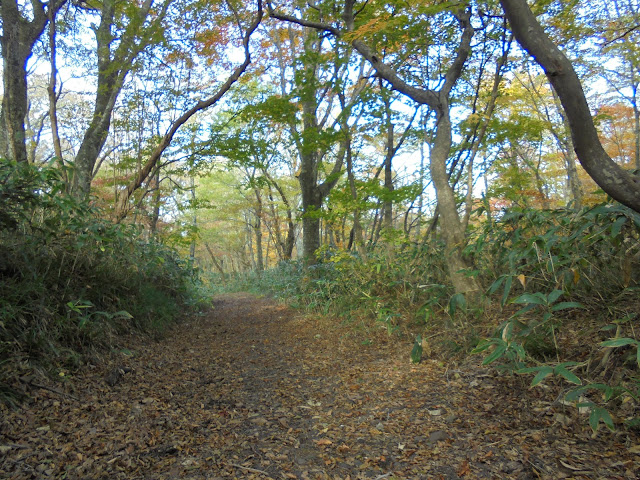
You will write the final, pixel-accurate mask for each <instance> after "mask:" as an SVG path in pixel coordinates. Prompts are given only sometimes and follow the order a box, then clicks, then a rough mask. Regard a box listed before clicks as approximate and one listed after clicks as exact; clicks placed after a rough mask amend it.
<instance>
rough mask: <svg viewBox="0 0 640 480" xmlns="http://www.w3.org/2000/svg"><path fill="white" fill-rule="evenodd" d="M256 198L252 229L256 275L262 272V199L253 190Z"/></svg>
mask: <svg viewBox="0 0 640 480" xmlns="http://www.w3.org/2000/svg"><path fill="white" fill-rule="evenodd" d="M254 193H255V196H256V212H255V215H256V223H255V224H254V225H253V229H254V232H255V235H256V270H257V271H258V273H260V272H262V271H263V270H264V257H263V255H262V197H261V196H260V191H259V190H258V189H254Z"/></svg>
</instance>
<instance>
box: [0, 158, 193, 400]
mask: <svg viewBox="0 0 640 480" xmlns="http://www.w3.org/2000/svg"><path fill="white" fill-rule="evenodd" d="M0 202H1V208H0V358H3V359H4V358H6V359H9V360H8V363H9V364H8V365H4V366H3V370H2V371H3V375H4V378H0V387H1V386H2V385H1V384H3V383H4V387H2V388H5V387H6V385H7V384H8V383H10V382H11V377H12V376H15V374H16V373H17V372H18V370H19V368H24V367H25V365H32V364H33V363H34V362H39V363H40V364H41V365H46V364H52V363H53V364H55V363H59V362H67V361H68V362H76V361H77V359H78V357H79V355H81V354H82V353H85V352H88V351H90V350H92V349H94V348H100V347H106V346H108V345H110V344H111V343H113V342H114V341H115V339H116V337H115V336H116V335H118V334H121V333H124V332H130V331H131V330H133V329H142V330H148V329H159V328H162V327H164V326H165V325H167V324H168V323H170V322H172V321H174V320H175V319H177V317H178V313H179V312H180V311H182V310H183V309H184V308H183V306H184V305H186V304H192V303H193V302H194V301H195V300H194V296H193V295H194V292H195V291H196V290H197V287H198V281H199V280H198V277H197V274H196V271H195V270H194V269H193V268H192V267H191V265H190V264H189V263H188V262H186V261H185V260H183V259H181V258H180V257H179V256H178V254H177V253H176V252H175V251H174V250H173V249H171V248H169V247H167V246H165V245H162V244H159V243H155V242H151V243H143V242H140V241H139V240H138V238H139V231H138V230H137V229H136V228H135V227H134V226H128V225H117V224H113V223H111V222H109V221H107V220H105V219H104V217H105V215H104V213H103V212H101V211H100V210H99V209H97V208H95V207H92V206H90V205H87V204H86V203H83V202H79V201H78V200H76V199H75V198H73V197H71V196H69V195H67V194H66V193H65V185H64V183H63V182H62V180H61V178H60V176H59V175H58V173H57V171H56V170H54V169H51V168H43V169H38V168H36V167H33V166H23V165H16V164H15V163H11V162H8V161H4V160H3V161H0Z"/></svg>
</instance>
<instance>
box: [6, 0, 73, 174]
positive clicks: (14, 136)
mask: <svg viewBox="0 0 640 480" xmlns="http://www.w3.org/2000/svg"><path fill="white" fill-rule="evenodd" d="M31 4H32V6H33V20H31V21H29V20H28V19H26V18H24V17H23V16H22V14H21V13H20V10H19V6H18V2H17V1H15V0H14V1H9V0H4V1H2V2H0V13H1V15H2V36H0V44H1V45H2V60H3V69H2V81H3V86H4V93H3V97H2V115H1V116H2V118H3V120H4V123H3V125H2V126H0V127H4V128H5V129H6V133H5V134H3V135H2V136H0V142H1V143H2V144H0V153H1V154H5V155H8V156H9V157H11V158H12V159H13V160H15V161H17V162H21V163H26V162H27V159H28V157H27V146H26V136H25V126H24V124H25V117H26V115H27V61H28V60H29V57H31V54H32V52H33V45H34V44H35V42H36V40H38V38H40V36H41V35H42V32H43V31H44V27H45V26H46V24H47V14H46V12H45V5H44V4H43V3H42V2H40V1H38V0H35V1H32V2H31ZM50 8H53V9H54V10H56V9H58V8H60V7H59V6H58V5H56V4H54V5H52V6H51V7H50Z"/></svg>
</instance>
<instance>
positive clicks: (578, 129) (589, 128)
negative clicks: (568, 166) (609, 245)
mask: <svg viewBox="0 0 640 480" xmlns="http://www.w3.org/2000/svg"><path fill="white" fill-rule="evenodd" d="M500 4H501V5H502V8H503V9H504V12H505V14H506V16H507V18H508V20H509V23H510V24H511V29H512V30H513V33H514V36H515V37H516V40H517V41H518V43H519V44H520V45H521V46H522V47H523V48H524V49H525V50H526V51H527V52H529V53H530V54H531V56H533V58H534V59H535V61H536V62H537V63H538V65H540V66H541V67H542V68H543V69H544V72H545V74H546V75H547V78H548V79H549V82H550V83H551V84H552V85H553V88H554V89H555V91H556V92H557V93H558V97H559V98H560V102H561V103H562V108H563V109H564V112H565V114H566V116H567V120H568V121H569V126H570V128H571V136H572V139H573V146H574V148H575V152H576V155H577V157H578V160H579V161H580V163H581V164H582V166H583V167H584V169H585V170H586V171H587V173H588V174H589V175H590V176H591V178H593V180H594V181H595V182H596V183H597V184H598V185H599V186H600V187H601V188H602V189H603V190H604V191H605V192H606V193H608V194H609V195H611V197H613V198H614V199H615V200H617V201H619V202H620V203H622V204H624V205H626V206H627V207H629V208H631V209H633V210H635V211H636V212H640V176H639V175H637V174H634V173H632V172H629V171H626V170H624V169H623V168H622V167H620V165H618V164H617V163H615V162H614V161H613V160H612V159H611V157H609V155H608V154H607V152H606V151H605V150H604V148H603V147H602V144H601V143H600V139H599V138H598V131H597V130H596V127H595V125H594V123H593V117H592V116H591V110H590V109H589V104H588V103H587V99H586V97H585V95H584V90H583V89H582V83H581V82H580V79H579V78H578V75H577V74H576V71H575V70H574V68H573V65H572V63H571V61H570V60H569V59H568V58H567V57H566V56H565V55H564V54H563V53H562V52H561V51H560V49H559V48H558V47H557V46H556V45H555V43H553V42H552V41H551V39H550V38H549V36H548V35H547V34H546V33H545V31H544V29H543V28H542V26H541V25H540V24H539V23H538V21H537V19H536V17H535V16H534V15H533V13H532V12H531V9H530V8H529V5H528V4H527V2H526V0H500Z"/></svg>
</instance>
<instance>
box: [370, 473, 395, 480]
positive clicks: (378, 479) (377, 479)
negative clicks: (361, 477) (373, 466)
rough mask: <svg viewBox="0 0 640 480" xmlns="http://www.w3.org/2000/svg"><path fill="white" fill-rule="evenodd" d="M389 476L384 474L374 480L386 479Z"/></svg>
mask: <svg viewBox="0 0 640 480" xmlns="http://www.w3.org/2000/svg"><path fill="white" fill-rule="evenodd" d="M390 475H391V472H389V473H385V474H384V475H378V476H377V477H376V478H375V479H374V480H380V479H381V478H387V477H389V476H390Z"/></svg>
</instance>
